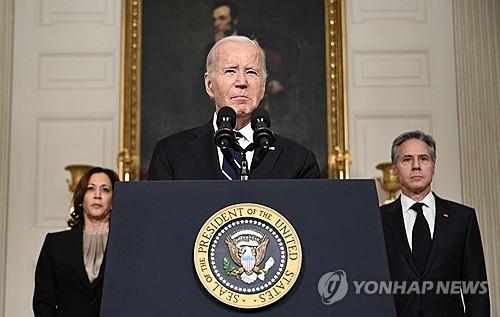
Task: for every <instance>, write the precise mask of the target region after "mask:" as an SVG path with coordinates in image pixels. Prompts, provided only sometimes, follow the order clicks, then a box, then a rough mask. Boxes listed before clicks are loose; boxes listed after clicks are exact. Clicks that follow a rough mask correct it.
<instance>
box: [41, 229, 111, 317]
mask: <svg viewBox="0 0 500 317" xmlns="http://www.w3.org/2000/svg"><path fill="white" fill-rule="evenodd" d="M82 239H83V225H82V224H79V225H77V226H76V227H75V228H73V229H71V230H66V231H61V232H56V233H49V234H47V236H46V237H45V242H44V243H43V246H42V250H41V252H40V256H39V257H38V263H37V266H36V271H35V293H34V296H33V311H34V313H35V316H36V317H39V316H43V317H45V316H47V317H48V316H68V317H79V316H81V317H94V316H99V310H100V306H101V296H102V285H103V272H104V262H103V263H102V265H101V268H100V270H99V275H98V277H97V278H96V279H95V281H94V282H93V283H92V284H91V283H90V281H89V279H88V276H87V272H86V271H85V265H84V263H83V241H82Z"/></svg>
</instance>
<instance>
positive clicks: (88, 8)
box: [39, 0, 116, 25]
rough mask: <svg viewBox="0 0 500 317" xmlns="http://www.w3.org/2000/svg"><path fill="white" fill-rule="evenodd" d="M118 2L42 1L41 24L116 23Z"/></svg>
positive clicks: (109, 0)
mask: <svg viewBox="0 0 500 317" xmlns="http://www.w3.org/2000/svg"><path fill="white" fill-rule="evenodd" d="M115 1H116V0H84V1H82V0H40V1H39V3H40V7H39V17H40V24H42V25H50V24H53V23H61V22H63V23H75V22H98V23H103V24H112V23H113V22H114V12H115V10H114V5H115Z"/></svg>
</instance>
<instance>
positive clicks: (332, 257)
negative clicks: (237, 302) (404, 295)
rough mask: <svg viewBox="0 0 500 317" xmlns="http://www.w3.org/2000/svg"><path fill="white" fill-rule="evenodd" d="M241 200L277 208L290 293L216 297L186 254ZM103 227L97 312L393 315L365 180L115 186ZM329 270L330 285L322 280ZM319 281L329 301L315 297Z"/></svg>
mask: <svg viewBox="0 0 500 317" xmlns="http://www.w3.org/2000/svg"><path fill="white" fill-rule="evenodd" d="M241 203H253V204H258V205H262V206H266V207H269V208H272V209H273V210H276V211H278V212H279V213H280V214H281V215H282V216H283V217H285V218H286V219H287V220H288V221H289V223H290V224H291V225H292V226H293V227H294V228H295V231H296V233H297V235H298V237H299V238H300V245H301V251H302V253H301V254H302V264H301V267H300V273H299V274H298V277H297V279H296V281H295V283H294V285H293V286H292V287H291V289H290V290H289V291H288V292H287V293H286V294H285V295H284V296H283V297H282V298H280V299H279V300H277V301H276V302H274V303H272V304H270V305H268V306H265V307H262V308H257V309H242V308H235V307H232V306H229V305H227V304H224V303H223V302H221V301H220V300H218V299H216V298H215V297H214V296H213V295H212V294H210V292H209V291H208V290H207V289H206V288H205V287H204V286H203V284H202V282H201V281H200V279H199V278H198V275H197V272H196V269H195V264H194V258H193V252H194V250H195V242H196V240H197V236H198V234H199V232H200V230H202V228H203V226H204V224H205V222H206V221H207V219H209V218H210V217H211V216H212V215H213V214H214V213H216V212H217V211H220V210H222V209H224V208H227V207H228V206H231V205H235V204H241ZM110 223H111V226H110V233H109V240H108V247H107V256H106V267H105V277H104V290H103V298H102V306H101V316H104V317H108V316H218V317H223V316H243V315H255V316H308V317H313V316H364V317H366V316H384V317H390V316H395V310H394V303H393V298H392V295H390V294H383V292H382V294H381V293H379V292H377V289H376V288H377V285H378V284H380V283H381V282H384V281H385V282H387V281H389V280H390V276H389V269H388V263H387V257H386V252H385V245H384V237H383V232H382V224H381V220H380V216H379V210H378V200H377V194H376V190H375V183H374V181H372V180H249V181H151V182H130V183H118V184H116V186H115V192H114V201H113V212H112V216H111V222H110ZM332 274H333V275H332ZM332 276H336V278H337V280H335V281H337V284H335V281H333V282H332V281H330V282H329V283H327V284H325V283H324V282H325V278H326V279H328V278H329V277H330V278H331V277H332ZM339 278H342V279H343V283H344V284H343V285H341V286H342V287H341V288H342V289H340V291H339V288H338V287H339V285H340V284H339V283H338V282H339ZM332 283H333V284H332ZM325 285H326V286H325ZM368 286H370V287H368ZM325 287H327V288H329V289H328V290H329V291H330V293H328V290H327V292H326V293H327V295H330V297H331V296H337V299H336V300H335V302H333V303H332V301H330V302H328V298H327V300H326V302H325V293H324V292H323V293H322V291H324V290H325V289H324V288H325ZM342 292H343V293H342ZM330 299H331V298H330Z"/></svg>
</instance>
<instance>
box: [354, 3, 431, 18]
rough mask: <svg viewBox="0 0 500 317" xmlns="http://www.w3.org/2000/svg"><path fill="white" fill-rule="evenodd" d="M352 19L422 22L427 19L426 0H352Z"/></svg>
mask: <svg viewBox="0 0 500 317" xmlns="http://www.w3.org/2000/svg"><path fill="white" fill-rule="evenodd" d="M351 2H352V21H353V22H356V23H360V22H364V21H367V20H392V19H396V20H410V21H412V22H418V23H422V22H425V21H426V20H427V0H376V1H374V0H353V1H351Z"/></svg>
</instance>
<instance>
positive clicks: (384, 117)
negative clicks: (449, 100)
mask: <svg viewBox="0 0 500 317" xmlns="http://www.w3.org/2000/svg"><path fill="white" fill-rule="evenodd" d="M350 116H351V117H352V121H351V123H352V125H353V126H352V127H351V131H352V133H353V134H352V138H351V140H353V141H354V142H353V144H354V145H355V147H354V148H352V152H353V155H354V156H355V157H356V160H357V164H356V165H355V168H356V169H355V170H353V171H352V172H353V173H356V175H357V176H358V177H363V178H373V177H378V176H381V174H380V171H378V170H376V169H375V166H376V165H377V164H379V163H381V162H390V161H391V156H390V150H391V144H392V141H393V139H394V136H396V135H398V134H400V133H402V132H404V131H407V130H416V129H422V130H424V131H426V132H427V133H432V114H431V113H419V112H412V113H407V112H400V113H395V112H392V111H391V112H384V111H378V112H372V113H368V112H363V113H359V114H356V113H350Z"/></svg>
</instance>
